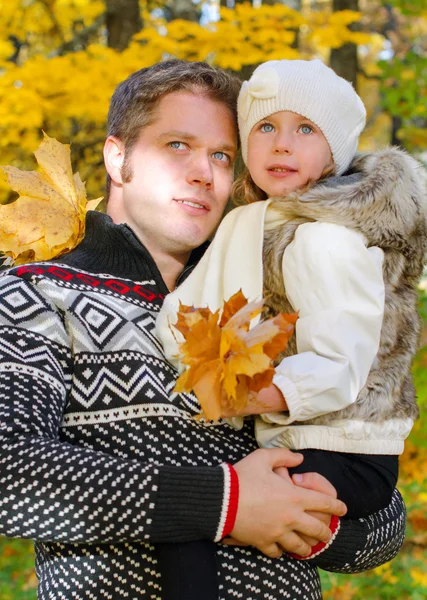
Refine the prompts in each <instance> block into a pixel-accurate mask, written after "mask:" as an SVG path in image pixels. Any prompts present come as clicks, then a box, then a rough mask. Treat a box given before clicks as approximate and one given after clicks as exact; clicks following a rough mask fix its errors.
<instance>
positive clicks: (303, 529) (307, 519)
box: [295, 514, 332, 554]
mask: <svg viewBox="0 0 427 600" xmlns="http://www.w3.org/2000/svg"><path fill="white" fill-rule="evenodd" d="M295 530H296V531H297V533H303V534H304V535H306V536H308V537H310V538H314V539H316V540H317V541H318V542H325V543H327V542H329V540H330V539H331V535H332V534H331V530H330V529H329V527H328V525H326V524H325V523H322V521H319V519H316V518H315V517H311V516H310V515H308V514H305V515H304V518H303V519H301V521H300V522H299V523H298V524H297V525H296V526H295ZM298 554H299V553H298Z"/></svg>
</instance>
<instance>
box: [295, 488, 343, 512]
mask: <svg viewBox="0 0 427 600" xmlns="http://www.w3.org/2000/svg"><path fill="white" fill-rule="evenodd" d="M304 493H305V494H306V496H304V497H303V501H302V508H303V510H305V511H318V512H321V513H328V514H329V515H337V517H342V516H343V515H345V513H346V512H347V507H346V505H345V504H344V502H341V500H338V499H337V498H332V496H327V495H325V494H322V493H321V492H315V491H314V490H307V491H306V492H304Z"/></svg>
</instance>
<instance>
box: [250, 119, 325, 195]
mask: <svg viewBox="0 0 427 600" xmlns="http://www.w3.org/2000/svg"><path fill="white" fill-rule="evenodd" d="M332 165H333V160H332V154H331V150H330V148H329V144H328V142H327V141H326V138H325V136H324V135H323V133H322V132H321V131H320V129H319V128H318V127H317V126H316V125H314V123H312V122H311V121H310V120H309V119H306V118H305V117H302V116H301V115H298V114H297V113H294V112H290V111H288V110H282V111H280V112H277V113H274V114H273V115H271V116H269V117H267V118H266V119H263V120H262V121H259V122H258V123H257V124H256V125H255V126H254V127H253V129H252V131H251V132H250V134H249V138H248V169H249V172H250V174H251V176H252V179H253V180H254V182H255V183H256V184H257V186H258V187H259V188H261V189H262V190H263V191H264V192H265V193H266V194H267V195H268V196H269V197H272V196H283V195H284V194H286V193H287V192H290V191H293V190H296V189H298V188H301V187H303V186H304V185H305V184H306V183H308V181H309V180H318V179H319V178H320V177H321V175H322V173H323V172H324V170H325V169H326V168H327V167H330V166H332Z"/></svg>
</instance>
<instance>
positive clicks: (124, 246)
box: [57, 211, 208, 294]
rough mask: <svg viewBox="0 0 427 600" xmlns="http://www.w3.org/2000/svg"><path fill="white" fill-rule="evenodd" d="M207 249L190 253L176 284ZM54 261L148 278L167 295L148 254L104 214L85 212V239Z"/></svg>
mask: <svg viewBox="0 0 427 600" xmlns="http://www.w3.org/2000/svg"><path fill="white" fill-rule="evenodd" d="M207 245H208V244H207V243H206V244H202V246H200V247H199V248H196V249H195V250H193V252H192V253H191V255H190V259H189V261H188V263H187V265H186V266H185V268H184V270H183V272H182V273H181V275H180V277H179V281H183V280H184V279H185V277H186V276H187V275H188V274H189V273H190V272H191V270H192V268H193V267H194V265H195V264H196V263H197V262H198V261H199V260H200V258H201V257H202V255H203V253H204V251H205V250H206V247H207ZM57 261H58V262H61V263H63V264H67V265H69V266H73V267H76V268H79V269H84V270H87V271H91V272H96V273H108V274H109V275H113V276H114V277H122V278H126V279H132V280H134V281H140V280H142V279H146V278H147V277H150V278H152V279H154V280H155V281H156V283H157V285H158V286H159V287H160V289H161V291H162V293H164V294H167V293H168V289H167V287H166V284H165V283H164V281H163V278H162V276H161V274H160V271H159V269H158V268H157V265H156V263H155V262H154V260H153V258H152V256H151V254H150V253H149V252H148V250H147V248H145V246H144V245H143V244H142V243H141V242H140V241H139V239H138V238H137V237H136V235H135V234H134V232H133V231H132V229H131V228H130V227H129V226H128V225H126V224H116V223H114V222H113V220H112V219H111V217H110V216H108V215H106V214H104V213H100V212H97V211H88V213H87V216H86V233H85V237H84V239H83V240H82V242H81V243H80V244H79V245H78V246H77V247H76V248H75V249H74V250H72V251H71V252H70V253H68V254H65V255H63V256H61V257H59V258H58V259H57Z"/></svg>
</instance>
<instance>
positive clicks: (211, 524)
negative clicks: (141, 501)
mask: <svg viewBox="0 0 427 600" xmlns="http://www.w3.org/2000/svg"><path fill="white" fill-rule="evenodd" d="M237 503H238V478H237V473H236V472H235V470H234V468H233V467H231V465H228V464H224V465H220V466H217V467H175V466H169V465H162V466H161V467H159V475H158V486H157V494H156V498H155V510H154V518H153V522H152V523H151V532H150V539H151V541H152V542H154V543H162V542H172V543H175V542H189V541H194V540H200V539H210V540H215V541H217V540H219V539H221V537H223V536H224V535H227V533H229V532H230V531H231V530H232V529H233V527H234V521H235V518H236V513H237Z"/></svg>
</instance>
